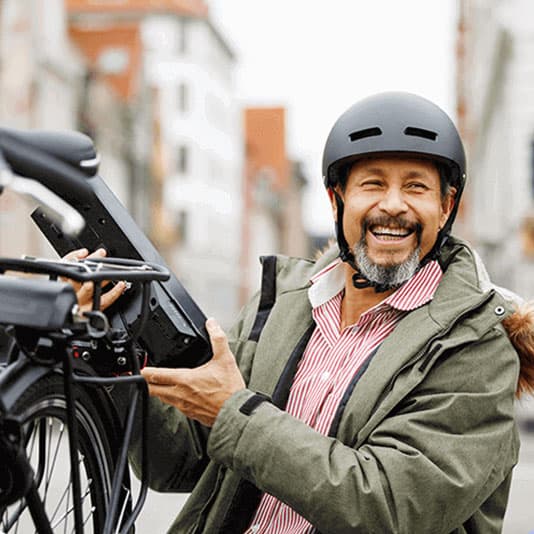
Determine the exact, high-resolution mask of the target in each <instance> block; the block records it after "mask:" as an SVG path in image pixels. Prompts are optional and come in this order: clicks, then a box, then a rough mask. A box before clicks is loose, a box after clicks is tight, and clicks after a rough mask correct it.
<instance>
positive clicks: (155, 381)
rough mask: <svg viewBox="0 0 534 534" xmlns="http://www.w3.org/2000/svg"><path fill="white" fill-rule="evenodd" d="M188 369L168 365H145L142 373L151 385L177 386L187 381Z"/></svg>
mask: <svg viewBox="0 0 534 534" xmlns="http://www.w3.org/2000/svg"><path fill="white" fill-rule="evenodd" d="M187 371H188V369H170V368H167V367H145V368H144V369H142V370H141V374H142V375H143V377H144V378H145V380H146V381H147V383H148V385H149V387H151V386H175V385H177V384H180V383H182V382H184V381H185V376H184V375H186V374H187Z"/></svg>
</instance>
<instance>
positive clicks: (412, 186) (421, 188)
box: [408, 182, 428, 191]
mask: <svg viewBox="0 0 534 534" xmlns="http://www.w3.org/2000/svg"><path fill="white" fill-rule="evenodd" d="M408 189H413V190H416V191H426V190H427V189H428V186H427V185H426V184H423V183H421V182H413V183H411V184H408Z"/></svg>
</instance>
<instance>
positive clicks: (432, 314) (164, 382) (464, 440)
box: [132, 93, 534, 534]
mask: <svg viewBox="0 0 534 534" xmlns="http://www.w3.org/2000/svg"><path fill="white" fill-rule="evenodd" d="M323 176H324V180H325V185H326V187H327V190H328V194H329V198H330V200H331V204H332V209H333V214H334V219H335V221H336V228H337V239H338V247H335V248H333V249H331V250H329V251H328V252H327V253H326V254H325V255H323V256H322V257H321V258H320V259H319V260H318V261H317V262H310V261H305V260H298V259H291V258H282V257H280V258H266V259H264V281H263V286H262V292H261V294H260V295H258V296H257V297H256V298H255V299H253V301H252V302H251V303H250V304H249V305H248V306H247V307H246V308H245V309H244V310H243V312H242V314H241V316H240V319H239V321H238V323H237V325H236V326H235V327H234V329H233V330H232V331H231V333H230V334H229V337H228V339H227V338H226V336H225V334H224V332H223V331H222V330H221V328H220V327H219V326H218V325H217V323H216V322H215V321H214V320H213V319H210V320H208V322H207V328H208V332H209V334H210V338H211V341H212V345H213V352H214V356H213V359H212V360H211V361H210V362H208V363H207V364H205V365H203V366H201V367H199V368H197V369H156V368H146V369H144V371H143V375H144V376H145V378H146V380H147V382H148V385H149V391H150V394H151V396H153V398H152V399H151V417H150V430H149V432H150V436H151V446H152V449H151V450H152V454H151V468H150V480H151V484H152V486H153V487H154V488H155V489H159V490H164V491H180V490H181V491H190V490H192V495H191V497H190V498H189V499H188V501H187V503H186V505H185V507H184V509H183V510H182V512H181V514H180V515H179V516H178V518H177V519H176V521H175V523H174V524H173V526H172V527H171V529H170V532H177V533H186V532H187V533H190V532H206V533H208V532H209V533H216V532H217V533H218V532H227V533H238V532H247V533H276V534H279V533H280V534H281V533H289V532H291V533H304V532H305V533H309V532H322V533H349V532H350V533H368V532H374V533H389V532H391V533H404V532H406V533H411V534H413V533H432V534H435V533H451V532H457V533H460V532H471V533H473V532H476V533H484V534H487V533H491V532H500V530H501V527H502V520H503V516H504V512H505V507H506V502H507V497H508V491H509V485H510V480H511V472H512V468H513V466H514V464H515V463H516V461H517V453H518V446H519V444H518V437H517V432H516V428H515V424H514V420H513V401H514V393H515V391H516V388H517V384H518V374H519V368H520V360H519V358H518V354H517V352H516V351H515V350H514V347H513V346H512V344H511V342H510V340H509V337H508V335H507V333H506V330H505V328H504V327H503V324H502V323H503V320H505V319H506V318H507V317H508V316H509V315H510V313H511V306H510V303H509V302H508V301H507V300H505V299H504V298H503V296H501V295H500V294H499V292H498V291H496V290H495V288H494V287H493V286H492V285H491V284H490V283H489V281H488V280H487V278H486V275H485V272H484V270H483V267H482V266H481V264H480V262H479V261H478V260H477V258H476V256H475V254H474V253H473V251H472V250H471V249H470V248H469V246H468V245H467V244H465V243H463V242H461V241H459V240H456V239H454V238H452V237H450V235H449V234H450V229H451V226H452V223H453V221H454V218H455V215H456V212H457V209H458V203H459V200H460V196H461V193H462V190H463V187H464V183H465V158H464V152H463V147H462V143H461V140H460V138H459V136H458V133H457V131H456V128H455V127H454V125H453V123H452V122H451V120H450V119H449V117H447V115H446V114H445V113H444V112H443V111H442V110H441V109H439V108H438V107H437V106H435V105H434V104H432V103H431V102H429V101H427V100H425V99H423V98H420V97H418V96H415V95H411V94H405V93H384V94H379V95H375V96H373V97H369V98H367V99H365V100H363V101H361V102H359V103H357V104H355V105H354V106H353V107H352V108H350V109H349V110H348V111H347V112H345V113H344V114H343V115H342V116H341V117H340V118H339V120H338V121H337V122H336V124H335V125H334V127H333V129H332V131H331V133H330V135H329V137H328V140H327V143H326V147H325V152H324V160H323ZM525 361H526V360H525ZM530 361H531V362H532V360H530ZM524 369H526V371H525V372H523V374H522V377H523V380H524V382H522V387H523V388H528V387H532V385H533V384H534V380H532V363H530V368H528V367H524ZM528 372H530V373H531V374H530V378H528V377H529V375H528ZM525 377H526V378H525ZM176 408H178V409H176ZM184 414H185V416H187V417H184ZM199 423H202V425H200V424H199ZM139 446H140V445H139V442H136V443H135V444H134V446H133V447H132V461H133V464H134V465H139Z"/></svg>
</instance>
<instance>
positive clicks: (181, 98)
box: [178, 83, 189, 113]
mask: <svg viewBox="0 0 534 534" xmlns="http://www.w3.org/2000/svg"><path fill="white" fill-rule="evenodd" d="M178 107H179V109H180V111H181V112H182V113H185V112H186V111H189V89H188V87H187V85H186V84H185V83H181V84H180V85H179V86H178Z"/></svg>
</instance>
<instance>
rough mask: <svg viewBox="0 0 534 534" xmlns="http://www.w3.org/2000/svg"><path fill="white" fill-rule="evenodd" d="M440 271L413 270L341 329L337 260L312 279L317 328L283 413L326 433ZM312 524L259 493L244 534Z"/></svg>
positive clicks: (306, 528) (428, 295) (272, 533)
mask: <svg viewBox="0 0 534 534" xmlns="http://www.w3.org/2000/svg"><path fill="white" fill-rule="evenodd" d="M442 275H443V273H442V271H441V268H440V266H439V264H438V262H437V261H432V262H430V263H428V264H427V265H425V266H424V267H423V268H422V269H421V270H420V271H418V272H417V273H416V274H415V275H414V276H413V277H412V278H411V279H410V280H409V281H408V282H406V283H405V284H404V285H402V286H401V287H400V288H399V289H397V290H396V291H395V292H394V293H392V294H391V295H390V296H389V297H387V298H386V299H384V300H383V301H382V302H379V303H378V304H377V305H375V306H373V307H372V308H370V309H369V310H367V311H366V312H365V313H363V314H362V315H361V316H360V318H359V320H358V322H357V323H356V324H354V325H351V326H348V327H346V328H344V329H343V330H342V331H340V324H341V301H342V299H343V288H344V284H345V274H344V266H343V264H342V263H341V261H340V260H339V259H337V260H336V261H334V262H332V263H331V264H330V265H328V266H327V267H326V268H325V269H323V270H322V271H321V272H319V273H318V274H317V275H315V276H314V277H313V278H312V280H311V281H312V285H311V287H310V289H309V299H310V302H311V304H312V308H313V311H312V313H313V319H314V321H315V323H316V328H315V330H314V332H313V334H312V336H311V338H310V341H309V342H308V345H307V347H306V350H305V351H304V354H303V356H302V359H301V361H300V362H299V364H298V367H297V372H296V374H295V377H294V380H293V383H292V385H291V390H290V393H289V399H288V403H287V406H286V411H287V412H288V413H290V414H291V415H293V416H294V417H296V418H298V419H300V420H301V421H304V422H305V423H307V424H308V425H309V426H311V427H312V428H314V429H315V430H316V431H317V432H320V433H321V434H323V435H325V436H326V435H328V432H329V429H330V426H331V425H332V421H333V419H334V416H335V413H336V410H337V408H338V405H339V403H340V401H341V399H342V397H343V394H344V392H345V390H346V389H347V387H348V386H349V384H350V382H351V380H352V378H353V377H354V375H355V373H356V372H357V371H358V369H359V368H360V366H361V365H362V364H363V363H364V361H365V360H366V359H367V357H368V356H369V355H370V354H371V353H372V352H373V350H375V349H376V348H377V347H378V346H379V345H380V343H382V341H384V339H385V338H386V337H387V336H388V335H389V334H390V333H391V332H392V331H393V329H394V328H395V326H396V324H397V323H398V322H399V321H400V320H401V319H402V317H403V316H404V315H405V314H406V313H407V312H409V311H411V310H414V309H415V308H418V307H420V306H422V305H423V304H426V303H427V302H429V301H430V300H431V299H432V297H433V295H434V292H435V290H436V288H437V286H438V284H439V282H440V280H441V277H442ZM312 530H313V527H312V525H311V524H310V523H309V522H308V521H306V519H304V518H303V517H302V516H300V515H298V514H297V513H296V512H295V511H294V510H292V509H291V508H290V507H289V506H287V505H286V504H284V503H283V502H281V501H279V500H278V499H276V498H275V497H273V496H272V495H269V494H264V495H263V497H262V499H261V502H260V504H259V507H258V510H257V511H256V515H255V516H254V519H253V520H252V522H251V526H250V527H249V528H248V530H247V531H246V532H247V534H304V533H308V532H311V531H312Z"/></svg>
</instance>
